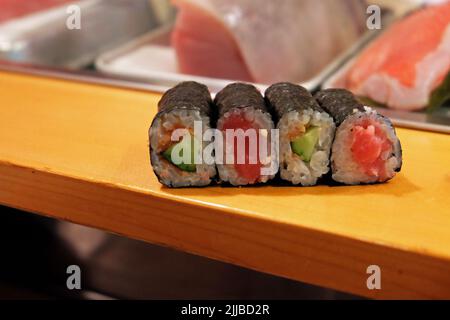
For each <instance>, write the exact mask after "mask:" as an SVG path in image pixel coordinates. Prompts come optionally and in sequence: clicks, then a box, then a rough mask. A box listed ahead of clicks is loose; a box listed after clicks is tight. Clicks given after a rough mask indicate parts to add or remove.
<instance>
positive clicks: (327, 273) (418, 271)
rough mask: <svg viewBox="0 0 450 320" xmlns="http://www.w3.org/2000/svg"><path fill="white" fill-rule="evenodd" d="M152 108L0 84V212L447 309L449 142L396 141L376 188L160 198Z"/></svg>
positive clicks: (132, 96) (427, 138)
mask: <svg viewBox="0 0 450 320" xmlns="http://www.w3.org/2000/svg"><path fill="white" fill-rule="evenodd" d="M159 97H160V96H159V95H158V94H152V93H146V92H139V91H132V90H125V89H117V88H110V87H102V86H95V85H88V84H82V83H71V82H65V81H62V80H52V79H45V78H37V77H31V76H25V75H18V74H12V73H0V203H1V204H4V205H7V206H11V207H17V208H21V209H25V210H28V211H31V212H35V213H39V214H44V215H48V216H51V217H55V218H58V219H63V220H68V221H73V222H76V223H80V224H85V225H89V226H93V227H97V228H100V229H105V230H108V231H111V232H114V233H118V234H122V235H125V236H128V237H132V238H137V239H142V240H145V241H148V242H152V243H157V244H162V245H167V246H171V247H175V248H178V249H180V250H183V251H187V252H191V253H195V254H199V255H202V256H206V257H210V258H214V259H219V260H222V261H225V262H230V263H234V264H237V265H241V266H244V267H248V268H252V269H255V270H259V271H263V272H268V273H272V274H276V275H279V276H284V277H288V278H292V279H297V280H301V281H305V282H308V283H312V284H317V285H322V286H326V287H330V288H334V289H338V290H341V291H345V292H350V293H355V294H359V295H363V296H367V297H374V298H450V200H449V199H450V198H449V192H450V169H449V168H450V166H449V164H450V136H447V135H443V134H437V133H429V132H420V131H413V130H407V129H399V130H398V134H399V137H400V139H401V141H402V144H403V149H404V168H403V171H402V173H400V174H399V175H398V176H397V177H396V178H395V179H394V180H392V181H391V182H390V183H388V184H383V185H374V186H364V187H361V186H358V187H327V186H319V187H314V188H299V187H271V186H267V187H260V188H222V187H210V188H204V189H182V190H170V189H167V188H163V187H161V185H160V184H159V183H158V181H157V180H156V178H155V176H154V175H153V172H152V170H151V167H150V164H149V155H148V149H147V146H148V141H147V130H148V127H149V125H150V123H151V121H152V118H153V116H154V114H155V111H156V103H157V101H158V99H159ZM0 223H1V221H0ZM18 232H20V230H18ZM24 236H25V237H26V235H24ZM117 263H120V261H117ZM369 265H379V266H380V268H381V271H382V289H381V290H368V289H367V286H366V279H367V277H368V276H369V275H368V274H366V268H367V267H368V266H369Z"/></svg>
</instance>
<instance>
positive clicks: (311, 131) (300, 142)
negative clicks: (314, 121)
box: [291, 127, 320, 162]
mask: <svg viewBox="0 0 450 320" xmlns="http://www.w3.org/2000/svg"><path fill="white" fill-rule="evenodd" d="M319 135H320V128H319V127H309V128H308V130H306V132H305V133H304V134H303V135H302V136H300V137H298V138H297V139H295V140H294V141H292V142H291V148H292V151H293V152H294V153H296V154H297V155H299V156H300V157H301V158H302V160H303V161H306V162H309V161H311V157H312V155H313V152H314V148H315V146H316V144H317V142H318V141H319Z"/></svg>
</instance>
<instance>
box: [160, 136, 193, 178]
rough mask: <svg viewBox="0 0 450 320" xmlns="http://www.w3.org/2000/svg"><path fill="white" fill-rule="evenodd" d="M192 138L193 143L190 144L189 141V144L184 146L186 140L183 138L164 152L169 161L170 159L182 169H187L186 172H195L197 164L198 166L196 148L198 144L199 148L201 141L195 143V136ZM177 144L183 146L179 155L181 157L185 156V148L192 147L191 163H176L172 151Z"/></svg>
mask: <svg viewBox="0 0 450 320" xmlns="http://www.w3.org/2000/svg"><path fill="white" fill-rule="evenodd" d="M191 139H192V140H191V143H190V144H189V143H188V145H187V146H182V144H185V141H184V139H183V140H182V141H180V142H178V143H175V144H173V145H172V146H170V147H169V148H168V149H167V150H166V151H164V152H163V157H164V158H165V159H166V160H167V161H169V162H170V163H172V164H173V165H175V166H177V167H178V168H180V169H181V170H183V171H186V172H195V171H196V170H197V166H196V165H195V163H194V155H195V153H196V151H197V150H196V149H195V146H196V145H197V148H198V146H199V145H200V143H197V144H195V143H194V138H193V137H192V138H191ZM175 146H180V147H181V149H180V153H179V156H180V157H183V150H184V149H185V148H190V149H191V157H190V159H189V163H183V162H182V163H179V164H176V163H174V161H173V160H172V151H173V149H174V148H175Z"/></svg>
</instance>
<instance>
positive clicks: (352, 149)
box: [316, 89, 402, 185]
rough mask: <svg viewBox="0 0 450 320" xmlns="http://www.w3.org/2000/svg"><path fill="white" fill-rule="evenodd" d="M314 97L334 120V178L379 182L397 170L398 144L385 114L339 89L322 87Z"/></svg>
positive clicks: (388, 178) (390, 177)
mask: <svg viewBox="0 0 450 320" xmlns="http://www.w3.org/2000/svg"><path fill="white" fill-rule="evenodd" d="M316 98H317V100H318V101H319V103H320V104H321V105H322V106H323V107H324V108H325V109H327V111H329V112H330V114H331V115H332V116H333V117H334V118H335V119H336V122H337V124H338V128H337V130H336V136H335V140H334V143H333V147H332V155H331V162H332V172H333V175H332V177H333V179H334V180H335V181H337V182H340V183H344V184H349V185H356V184H369V183H381V182H386V181H388V180H390V179H392V178H393V177H394V176H395V174H396V173H397V172H399V171H400V170H401V166H402V149H401V144H400V140H399V139H398V137H397V135H396V132H395V128H394V127H393V125H392V122H391V121H390V120H389V119H388V118H386V117H384V116H382V115H381V114H379V113H378V112H377V111H376V110H374V109H372V108H370V107H367V106H363V105H362V104H360V103H359V102H358V101H357V99H356V98H355V97H354V96H353V94H352V93H350V92H349V91H346V90H343V89H334V90H324V91H321V92H319V93H318V94H317V95H316Z"/></svg>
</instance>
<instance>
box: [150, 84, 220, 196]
mask: <svg viewBox="0 0 450 320" xmlns="http://www.w3.org/2000/svg"><path fill="white" fill-rule="evenodd" d="M211 104H212V101H211V97H210V93H209V91H208V89H207V88H206V86H204V85H202V84H199V83H196V82H183V83H181V84H179V85H178V86H176V87H174V88H172V89H170V90H169V91H167V92H166V93H165V94H164V95H163V97H162V98H161V100H160V102H159V105H158V107H159V112H158V114H157V115H156V116H155V118H154V120H153V122H152V125H151V127H150V129H149V139H150V158H151V163H152V166H153V171H154V172H155V174H156V176H157V177H158V179H159V181H160V182H161V183H162V184H163V185H165V186H168V187H201V186H207V185H209V184H210V183H211V182H212V179H213V178H214V176H215V175H216V169H215V166H214V164H207V163H205V162H199V163H196V162H195V158H196V155H197V158H198V154H200V153H201V152H202V151H203V149H204V147H205V145H204V143H203V142H202V140H201V138H202V137H196V136H195V132H194V131H195V122H196V121H197V122H198V123H200V124H201V128H202V132H204V131H205V130H207V129H209V128H210V122H211V121H210V117H209V115H210V114H211V110H210V108H211ZM176 130H183V131H180V133H183V135H182V136H180V137H178V140H174V139H173V134H174V132H175V131H176ZM184 152H186V153H187V154H186V155H184Z"/></svg>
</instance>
